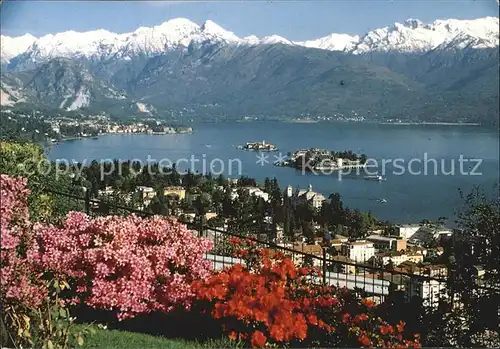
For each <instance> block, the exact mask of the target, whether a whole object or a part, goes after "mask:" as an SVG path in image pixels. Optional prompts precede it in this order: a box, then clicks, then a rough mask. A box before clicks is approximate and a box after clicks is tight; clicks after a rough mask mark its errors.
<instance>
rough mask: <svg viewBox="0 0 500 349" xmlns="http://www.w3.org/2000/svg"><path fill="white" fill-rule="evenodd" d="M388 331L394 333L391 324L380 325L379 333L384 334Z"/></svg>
mask: <svg viewBox="0 0 500 349" xmlns="http://www.w3.org/2000/svg"><path fill="white" fill-rule="evenodd" d="M388 333H394V328H393V327H392V326H391V325H383V326H380V334H382V335H384V336H385V335H386V334H388Z"/></svg>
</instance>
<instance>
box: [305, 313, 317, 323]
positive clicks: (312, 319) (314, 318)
mask: <svg viewBox="0 0 500 349" xmlns="http://www.w3.org/2000/svg"><path fill="white" fill-rule="evenodd" d="M307 321H309V323H310V324H311V325H317V324H318V317H317V316H316V315H314V314H307Z"/></svg>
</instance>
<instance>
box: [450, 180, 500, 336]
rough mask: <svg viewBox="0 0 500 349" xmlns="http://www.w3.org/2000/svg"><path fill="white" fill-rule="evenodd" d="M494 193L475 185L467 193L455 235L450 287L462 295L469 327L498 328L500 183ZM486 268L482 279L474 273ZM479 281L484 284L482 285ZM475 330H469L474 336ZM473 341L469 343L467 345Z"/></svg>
mask: <svg viewBox="0 0 500 349" xmlns="http://www.w3.org/2000/svg"><path fill="white" fill-rule="evenodd" d="M494 193H495V194H494V195H487V194H486V193H485V191H484V190H483V189H481V188H479V187H476V188H475V189H474V190H473V191H472V192H471V193H469V194H467V195H464V194H463V193H462V192H461V193H460V195H461V197H462V198H463V199H464V206H463V208H462V209H461V210H459V212H458V213H457V217H458V220H457V224H458V226H459V230H458V231H457V232H456V233H455V235H454V238H453V247H452V255H451V257H452V258H449V262H450V264H451V265H450V267H451V268H452V270H453V276H452V277H451V278H450V281H449V282H450V287H451V288H452V289H453V290H454V291H455V292H457V293H458V294H459V295H460V300H461V302H462V303H463V304H464V308H463V309H464V310H465V316H464V318H465V320H466V321H467V322H468V324H469V326H468V328H469V331H471V332H474V331H475V330H477V329H485V328H486V329H491V330H494V331H498V326H499V325H500V324H499V318H498V309H500V295H499V291H498V290H499V289H500V199H499V196H498V187H495V188H494ZM477 267H481V268H483V269H484V270H485V275H484V278H483V280H481V281H478V280H477V278H476V277H475V275H476V268H477ZM478 282H479V283H481V284H483V285H484V288H483V289H481V288H479V287H478ZM472 334H473V333H469V335H471V336H472ZM468 344H470V343H466V345H468Z"/></svg>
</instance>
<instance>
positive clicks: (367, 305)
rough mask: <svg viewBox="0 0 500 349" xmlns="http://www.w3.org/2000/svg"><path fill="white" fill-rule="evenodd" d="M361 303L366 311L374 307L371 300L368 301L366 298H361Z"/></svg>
mask: <svg viewBox="0 0 500 349" xmlns="http://www.w3.org/2000/svg"><path fill="white" fill-rule="evenodd" d="M361 303H362V304H364V305H365V306H366V307H367V308H368V309H371V308H373V307H374V306H375V303H374V302H373V301H372V300H371V299H368V298H363V299H362V300H361Z"/></svg>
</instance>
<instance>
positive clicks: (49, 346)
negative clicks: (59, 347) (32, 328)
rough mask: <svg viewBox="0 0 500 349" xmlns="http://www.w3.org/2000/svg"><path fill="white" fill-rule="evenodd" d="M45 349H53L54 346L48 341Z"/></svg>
mask: <svg viewBox="0 0 500 349" xmlns="http://www.w3.org/2000/svg"><path fill="white" fill-rule="evenodd" d="M47 349H54V344H52V341H51V340H50V339H49V340H48V341H47Z"/></svg>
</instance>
